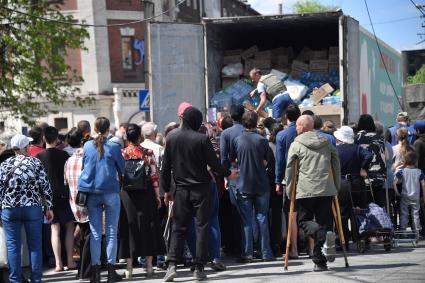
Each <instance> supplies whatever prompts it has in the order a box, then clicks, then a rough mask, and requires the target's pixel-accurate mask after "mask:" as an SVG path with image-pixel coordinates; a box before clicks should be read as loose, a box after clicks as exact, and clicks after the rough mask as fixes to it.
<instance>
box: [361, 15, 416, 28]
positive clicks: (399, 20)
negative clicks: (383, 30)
mask: <svg viewBox="0 0 425 283" xmlns="http://www.w3.org/2000/svg"><path fill="white" fill-rule="evenodd" d="M421 17H423V16H419V17H418V16H414V17H406V18H400V19H395V20H388V21H383V22H375V23H373V24H374V25H375V26H376V25H383V24H391V23H397V22H403V21H408V20H413V19H420V18H421ZM365 26H370V24H365Z"/></svg>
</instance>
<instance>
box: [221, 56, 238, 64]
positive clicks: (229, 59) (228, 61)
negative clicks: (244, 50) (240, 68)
mask: <svg viewBox="0 0 425 283" xmlns="http://www.w3.org/2000/svg"><path fill="white" fill-rule="evenodd" d="M240 62H241V56H240V55H230V56H224V57H223V64H224V65H228V64H235V63H240Z"/></svg>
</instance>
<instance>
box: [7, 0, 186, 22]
mask: <svg viewBox="0 0 425 283" xmlns="http://www.w3.org/2000/svg"><path fill="white" fill-rule="evenodd" d="M184 2H186V0H181V1H180V2H178V3H176V5H175V6H173V7H171V8H170V9H168V10H165V11H164V12H162V13H160V14H158V15H154V16H152V17H149V18H145V19H142V20H137V21H131V22H128V23H121V24H111V25H92V24H84V23H75V22H67V21H61V20H55V19H49V18H45V17H41V16H36V15H31V14H28V13H26V12H22V11H19V10H15V9H11V8H9V7H6V6H0V9H4V10H7V11H10V12H13V13H16V14H21V15H25V16H28V17H31V18H35V19H39V20H42V21H47V22H52V23H58V24H63V25H70V26H81V27H97V28H100V27H102V28H108V27H120V26H128V25H133V24H137V23H142V22H147V21H150V20H153V19H155V18H158V17H160V16H162V15H165V14H167V13H168V12H170V11H172V10H174V9H176V8H177V7H179V6H180V5H181V4H183V3H184Z"/></svg>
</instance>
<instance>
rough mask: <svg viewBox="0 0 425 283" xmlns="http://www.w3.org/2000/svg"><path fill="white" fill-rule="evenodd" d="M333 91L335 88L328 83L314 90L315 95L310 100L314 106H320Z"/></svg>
mask: <svg viewBox="0 0 425 283" xmlns="http://www.w3.org/2000/svg"><path fill="white" fill-rule="evenodd" d="M333 91H334V89H333V87H332V86H331V85H330V84H328V83H326V84H324V85H322V86H321V87H320V88H318V89H314V90H313V94H312V96H311V97H310V99H311V100H312V102H313V105H319V103H320V100H322V99H323V98H324V97H325V96H327V95H329V94H330V93H332V92H333Z"/></svg>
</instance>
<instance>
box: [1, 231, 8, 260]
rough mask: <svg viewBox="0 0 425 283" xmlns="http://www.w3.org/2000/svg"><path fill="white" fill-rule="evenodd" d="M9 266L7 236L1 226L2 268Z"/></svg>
mask: <svg viewBox="0 0 425 283" xmlns="http://www.w3.org/2000/svg"><path fill="white" fill-rule="evenodd" d="M6 266H7V246H6V235H5V233H4V229H3V226H0V268H4V267H6Z"/></svg>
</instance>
